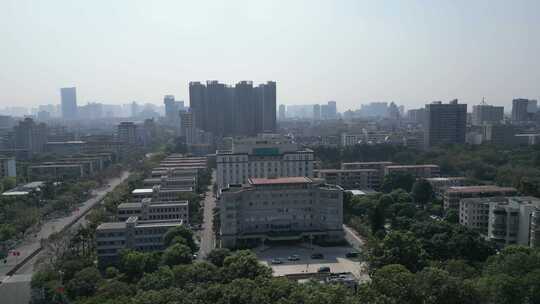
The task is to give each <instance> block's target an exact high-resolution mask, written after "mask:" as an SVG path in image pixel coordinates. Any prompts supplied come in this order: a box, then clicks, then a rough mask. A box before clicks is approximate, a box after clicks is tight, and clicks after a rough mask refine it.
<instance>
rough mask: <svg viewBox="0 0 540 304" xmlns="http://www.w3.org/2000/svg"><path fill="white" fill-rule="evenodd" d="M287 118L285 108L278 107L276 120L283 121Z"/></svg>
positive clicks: (282, 106)
mask: <svg viewBox="0 0 540 304" xmlns="http://www.w3.org/2000/svg"><path fill="white" fill-rule="evenodd" d="M286 118H287V107H286V106H285V105H284V104H280V105H279V114H278V120H279V121H284V120H285V119H286Z"/></svg>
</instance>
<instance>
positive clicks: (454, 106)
mask: <svg viewBox="0 0 540 304" xmlns="http://www.w3.org/2000/svg"><path fill="white" fill-rule="evenodd" d="M425 115H426V116H425V123H424V145H425V148H429V147H434V146H440V145H445V144H464V143H465V132H466V131H467V105H466V104H458V102H457V99H456V100H453V101H450V103H448V104H443V103H442V102H440V101H436V102H433V103H431V104H427V105H426V114H425Z"/></svg>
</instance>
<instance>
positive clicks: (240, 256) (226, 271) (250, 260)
mask: <svg viewBox="0 0 540 304" xmlns="http://www.w3.org/2000/svg"><path fill="white" fill-rule="evenodd" d="M222 273H223V276H224V278H226V279H228V280H230V281H232V280H234V279H238V278H247V279H254V278H256V277H265V278H268V277H270V275H271V274H272V270H271V269H270V268H268V267H266V266H264V265H261V264H260V263H259V261H258V260H257V257H256V256H255V254H253V252H251V251H249V250H240V251H237V252H235V254H233V255H231V256H228V257H227V258H225V261H224V262H223V268H222Z"/></svg>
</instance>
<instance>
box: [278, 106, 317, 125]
mask: <svg viewBox="0 0 540 304" xmlns="http://www.w3.org/2000/svg"><path fill="white" fill-rule="evenodd" d="M319 114H320V111H319ZM286 118H287V107H286V106H285V105H284V104H280V105H279V116H278V119H279V120H280V121H284V120H285V119H286Z"/></svg>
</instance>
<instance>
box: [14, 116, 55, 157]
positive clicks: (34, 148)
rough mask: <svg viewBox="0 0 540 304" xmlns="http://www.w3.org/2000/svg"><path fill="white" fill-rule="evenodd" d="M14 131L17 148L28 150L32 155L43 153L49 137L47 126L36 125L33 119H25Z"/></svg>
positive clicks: (42, 124)
mask: <svg viewBox="0 0 540 304" xmlns="http://www.w3.org/2000/svg"><path fill="white" fill-rule="evenodd" d="M14 131H15V132H14V133H15V138H14V139H15V148H17V149H23V150H28V152H29V153H30V154H35V153H41V152H43V149H44V147H45V144H46V143H47V135H48V129H47V125H46V124H44V123H40V124H36V123H35V122H34V120H33V119H32V118H25V119H24V120H23V121H19V124H18V125H17V126H15V127H14Z"/></svg>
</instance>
